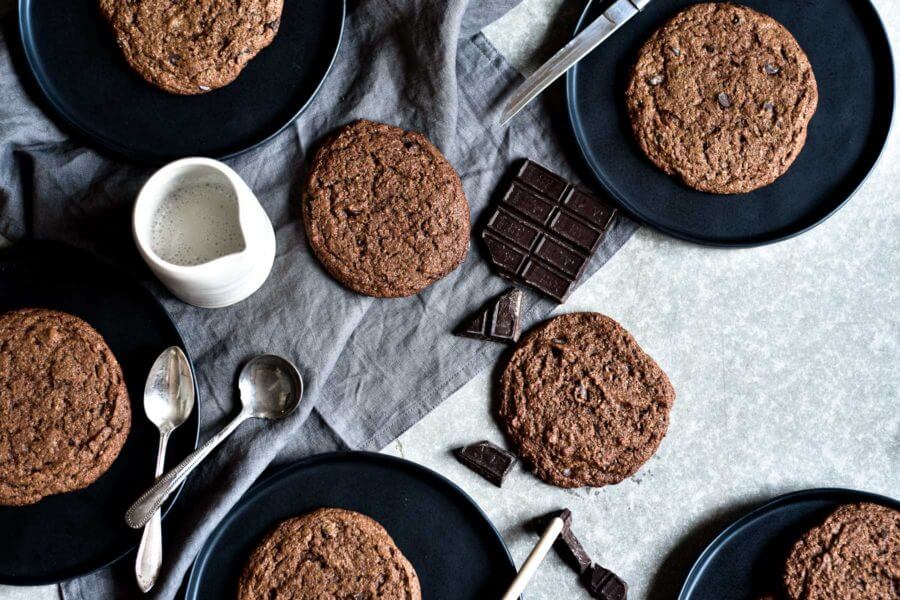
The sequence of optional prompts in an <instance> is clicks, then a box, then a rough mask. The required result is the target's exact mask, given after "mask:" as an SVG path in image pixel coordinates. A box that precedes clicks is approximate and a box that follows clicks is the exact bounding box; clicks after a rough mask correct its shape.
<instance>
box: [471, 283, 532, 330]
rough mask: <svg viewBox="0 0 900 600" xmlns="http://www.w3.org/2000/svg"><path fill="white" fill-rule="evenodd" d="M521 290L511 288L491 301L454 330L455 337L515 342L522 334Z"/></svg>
mask: <svg viewBox="0 0 900 600" xmlns="http://www.w3.org/2000/svg"><path fill="white" fill-rule="evenodd" d="M522 296H523V294H522V290H520V289H518V288H513V289H511V290H509V291H508V292H506V293H505V294H503V295H502V296H498V297H497V298H495V299H494V300H492V301H491V302H490V303H489V304H488V305H487V306H485V307H484V308H482V309H481V310H480V311H479V312H478V313H477V314H476V315H475V316H474V317H473V318H471V319H469V320H468V321H467V322H466V323H464V324H463V326H462V327H460V328H459V329H457V330H456V335H461V336H463V337H470V338H474V339H476V340H487V341H492V342H506V343H509V342H516V341H517V340H518V339H519V335H520V334H521V333H522V326H521V317H522V314H521V313H522Z"/></svg>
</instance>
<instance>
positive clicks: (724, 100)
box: [719, 92, 731, 108]
mask: <svg viewBox="0 0 900 600" xmlns="http://www.w3.org/2000/svg"><path fill="white" fill-rule="evenodd" d="M719 106H721V107H722V108H728V107H729V106H731V96H729V95H728V94H726V93H725V92H722V93H721V94H719Z"/></svg>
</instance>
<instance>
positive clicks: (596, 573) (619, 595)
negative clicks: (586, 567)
mask: <svg viewBox="0 0 900 600" xmlns="http://www.w3.org/2000/svg"><path fill="white" fill-rule="evenodd" d="M588 591H589V592H590V593H591V596H592V597H594V598H600V600H627V598H628V584H626V583H625V582H624V581H622V579H621V578H619V576H618V575H616V574H615V573H613V572H612V571H610V570H608V569H605V568H603V567H601V566H600V565H594V566H593V567H592V568H591V579H590V583H589V584H588Z"/></svg>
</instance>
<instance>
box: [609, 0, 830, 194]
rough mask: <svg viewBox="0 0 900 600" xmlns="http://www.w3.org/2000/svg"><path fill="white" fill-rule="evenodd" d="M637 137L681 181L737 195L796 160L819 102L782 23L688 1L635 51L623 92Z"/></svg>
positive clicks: (810, 73) (780, 172)
mask: <svg viewBox="0 0 900 600" xmlns="http://www.w3.org/2000/svg"><path fill="white" fill-rule="evenodd" d="M626 103H627V106H628V115H629V117H630V119H631V125H632V128H633V130H634V135H635V137H636V138H637V141H638V144H639V145H640V147H641V149H643V151H644V153H645V154H646V155H647V156H648V157H649V158H650V160H651V161H653V162H654V163H655V164H656V166H658V167H659V168H660V169H662V170H663V171H665V172H666V173H668V174H670V175H677V176H679V177H680V178H681V179H682V180H683V181H684V183H685V184H687V185H688V186H690V187H692V188H695V189H698V190H701V191H704V192H712V193H715V194H740V193H744V192H749V191H752V190H755V189H757V188H760V187H763V186H765V185H769V184H770V183H772V182H773V181H775V180H776V179H778V178H779V177H781V176H782V175H783V174H784V173H785V172H786V171H787V170H788V168H789V167H790V166H791V164H793V162H794V159H796V158H797V156H798V155H799V154H800V151H801V150H802V149H803V145H804V144H805V142H806V131H807V125H808V124H809V121H810V119H811V118H812V116H813V114H814V113H815V112H816V107H817V104H818V87H817V84H816V78H815V75H814V74H813V70H812V66H811V65H810V62H809V59H808V58H807V56H806V54H805V53H804V52H803V49H802V48H801V47H800V45H799V44H798V43H797V40H795V39H794V37H793V36H792V35H791V33H790V32H789V31H788V30H787V29H785V28H784V27H783V26H782V25H781V24H780V23H778V22H777V21H776V20H774V19H772V18H771V17H769V16H767V15H764V14H762V13H760V12H757V11H755V10H751V9H749V8H745V7H743V6H736V5H734V4H727V3H705V4H696V5H694V6H691V7H689V8H687V9H685V10H683V11H681V12H680V13H678V14H677V15H675V17H674V18H672V19H671V20H670V21H669V22H668V23H666V24H665V25H664V26H663V27H662V28H661V29H659V30H657V31H656V33H654V34H653V35H652V36H651V37H650V39H649V40H648V41H647V42H646V43H645V44H644V46H643V47H642V48H641V50H640V52H639V53H638V59H637V63H636V64H635V66H634V69H633V71H632V74H631V79H630V82H629V84H628V89H627V91H626Z"/></svg>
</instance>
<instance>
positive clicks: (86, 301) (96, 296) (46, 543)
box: [0, 242, 200, 585]
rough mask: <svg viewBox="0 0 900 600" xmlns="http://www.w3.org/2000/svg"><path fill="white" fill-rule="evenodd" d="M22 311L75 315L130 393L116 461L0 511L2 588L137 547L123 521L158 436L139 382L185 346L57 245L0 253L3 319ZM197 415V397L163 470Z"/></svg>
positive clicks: (124, 283) (106, 276)
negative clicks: (78, 485)
mask: <svg viewBox="0 0 900 600" xmlns="http://www.w3.org/2000/svg"><path fill="white" fill-rule="evenodd" d="M25 307H36V308H52V309H57V310H63V311H66V312H69V313H72V314H74V315H77V316H79V317H81V318H82V319H84V320H85V321H87V322H88V323H90V324H91V325H93V326H94V328H95V329H97V331H99V332H100V334H101V335H102V336H103V337H104V339H106V342H107V343H108V344H109V347H110V348H111V349H112V351H113V354H115V355H116V358H117V359H118V360H119V363H120V364H121V366H122V371H123V373H124V375H125V382H126V384H127V385H128V393H129V395H130V396H131V433H129V435H128V441H127V442H125V446H124V448H122V452H121V453H120V454H119V457H118V458H117V459H116V462H114V463H113V465H112V467H110V469H109V470H108V471H107V472H106V473H105V474H103V475H102V476H101V477H100V479H98V480H97V481H96V482H94V483H93V484H92V485H90V486H88V487H87V488H85V489H83V490H79V491H77V492H71V493H68V494H61V495H58V496H50V497H49V498H44V499H43V500H41V501H40V502H38V503H37V504H32V505H30V506H21V507H10V506H0V532H2V534H0V538H2V540H3V542H2V543H0V583H5V584H12V585H38V584H47V583H56V582H58V581H63V580H65V579H70V578H72V577H76V576H79V575H85V574H87V573H90V572H91V571H94V570H96V569H99V568H101V567H104V566H106V565H108V564H110V563H112V562H113V561H115V560H117V559H119V558H121V557H122V556H124V555H125V554H127V553H128V552H129V551H130V550H132V549H134V548H135V547H137V544H138V542H139V541H140V536H141V532H140V531H135V530H133V529H129V528H128V526H127V525H125V510H126V509H127V508H128V505H129V504H131V502H132V501H133V500H134V499H135V498H137V497H138V496H139V495H140V494H141V492H143V491H144V490H145V489H146V488H148V487H149V486H150V485H151V484H152V483H153V467H154V465H155V464H156V449H157V444H158V440H159V434H158V433H157V431H156V427H154V426H153V424H151V423H150V421H148V420H147V418H146V417H145V416H144V404H143V398H144V382H145V381H146V379H147V373H149V371H150V366H151V365H152V364H153V361H154V360H155V359H156V357H157V356H158V355H159V353H160V352H162V351H163V350H164V349H165V348H167V347H169V346H180V347H181V348H184V342H183V341H182V340H181V336H179V335H178V331H177V330H176V329H175V325H174V324H173V323H172V321H171V320H170V319H169V317H168V315H167V314H166V312H165V311H164V310H163V308H162V306H160V305H159V303H157V301H156V300H155V299H154V298H153V296H152V295H151V294H150V293H149V292H148V291H146V290H145V289H144V288H143V287H141V286H140V285H139V284H138V283H137V282H136V281H134V280H133V279H132V277H131V276H130V275H128V274H127V273H125V272H124V271H121V270H119V269H117V268H115V267H112V266H110V265H108V264H106V263H104V262H102V261H100V260H98V259H97V258H95V257H93V256H92V255H90V254H87V253H85V252H82V251H80V250H77V249H75V248H72V247H70V246H66V245H64V244H57V243H53V242H31V243H28V242H26V243H22V244H18V245H15V246H12V247H10V248H6V249H4V250H0V313H2V312H5V311H7V310H11V309H15V308H25ZM199 412H200V403H199V398H197V402H196V403H195V405H194V411H193V413H192V414H191V416H190V418H189V419H188V421H187V422H186V423H185V424H184V425H182V426H181V427H180V428H179V429H177V430H176V431H175V433H173V434H172V437H171V440H170V442H169V451H168V455H167V461H166V463H167V464H168V465H170V466H171V465H174V464H176V463H177V462H179V461H181V459H183V458H184V457H185V456H187V455H188V454H189V453H190V452H191V451H192V450H193V449H194V448H195V447H196V445H197V435H198V433H199V420H198V418H197V415H198V413H199ZM173 502H174V499H172V500H170V501H169V503H168V504H167V505H166V507H165V510H166V511H168V509H169V507H171V505H172V503H173Z"/></svg>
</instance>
